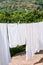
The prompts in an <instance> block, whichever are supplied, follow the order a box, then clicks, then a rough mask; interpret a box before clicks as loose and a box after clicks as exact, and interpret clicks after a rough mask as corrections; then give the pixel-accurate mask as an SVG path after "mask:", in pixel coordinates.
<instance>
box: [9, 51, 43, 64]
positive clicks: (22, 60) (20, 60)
mask: <svg viewBox="0 0 43 65" xmlns="http://www.w3.org/2000/svg"><path fill="white" fill-rule="evenodd" d="M9 65H43V52H42V51H41V52H39V53H36V54H35V55H34V57H33V58H31V59H30V60H28V61H26V54H25V53H19V54H17V55H16V56H14V57H12V60H11V63H9Z"/></svg>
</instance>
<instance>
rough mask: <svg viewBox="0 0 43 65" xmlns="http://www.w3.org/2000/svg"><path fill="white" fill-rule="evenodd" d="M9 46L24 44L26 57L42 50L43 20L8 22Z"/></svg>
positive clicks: (28, 57)
mask: <svg viewBox="0 0 43 65" xmlns="http://www.w3.org/2000/svg"><path fill="white" fill-rule="evenodd" d="M8 34H9V43H10V47H16V46H17V45H24V44H26V59H27V60H28V59H30V58H31V57H33V56H34V54H35V53H36V52H39V51H40V50H43V22H38V23H29V24H8Z"/></svg>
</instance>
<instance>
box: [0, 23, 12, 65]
mask: <svg viewBox="0 0 43 65" xmlns="http://www.w3.org/2000/svg"><path fill="white" fill-rule="evenodd" d="M10 60H11V57H10V51H9V43H8V38H7V24H1V23H0V65H8V63H9V62H10Z"/></svg>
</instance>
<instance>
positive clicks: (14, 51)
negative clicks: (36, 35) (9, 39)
mask: <svg viewBox="0 0 43 65" xmlns="http://www.w3.org/2000/svg"><path fill="white" fill-rule="evenodd" d="M25 49H26V45H22V46H17V47H15V48H10V53H11V57H12V56H14V55H16V54H17V53H20V52H23V51H25Z"/></svg>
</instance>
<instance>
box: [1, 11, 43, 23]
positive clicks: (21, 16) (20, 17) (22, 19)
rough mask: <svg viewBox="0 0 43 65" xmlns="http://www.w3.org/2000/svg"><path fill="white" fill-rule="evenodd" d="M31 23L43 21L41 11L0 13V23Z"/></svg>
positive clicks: (42, 12)
mask: <svg viewBox="0 0 43 65" xmlns="http://www.w3.org/2000/svg"><path fill="white" fill-rule="evenodd" d="M8 21H9V23H18V22H19V23H32V22H40V21H43V11H37V10H31V11H25V12H11V11H4V12H0V23H8Z"/></svg>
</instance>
